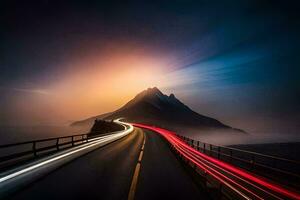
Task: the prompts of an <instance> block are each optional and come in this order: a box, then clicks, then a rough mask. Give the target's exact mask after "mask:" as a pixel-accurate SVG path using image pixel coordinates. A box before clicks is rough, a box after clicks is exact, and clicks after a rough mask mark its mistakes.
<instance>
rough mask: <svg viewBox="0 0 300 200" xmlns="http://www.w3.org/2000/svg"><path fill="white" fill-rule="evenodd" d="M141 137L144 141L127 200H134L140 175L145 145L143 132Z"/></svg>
mask: <svg viewBox="0 0 300 200" xmlns="http://www.w3.org/2000/svg"><path fill="white" fill-rule="evenodd" d="M143 137H144V141H143V145H142V148H141V151H140V154H139V159H138V163H137V164H136V167H135V170H134V174H133V178H132V181H131V185H130V189H129V194H128V200H134V196H135V191H136V186H137V182H138V177H139V173H140V169H141V162H142V159H143V155H144V147H145V143H146V135H145V133H144V131H143Z"/></svg>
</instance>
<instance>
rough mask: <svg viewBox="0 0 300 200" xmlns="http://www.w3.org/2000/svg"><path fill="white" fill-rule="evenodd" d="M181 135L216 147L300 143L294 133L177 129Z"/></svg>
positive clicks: (298, 136)
mask: <svg viewBox="0 0 300 200" xmlns="http://www.w3.org/2000/svg"><path fill="white" fill-rule="evenodd" d="M176 131H177V132H178V133H179V134H182V135H185V136H187V137H190V138H192V139H194V140H199V141H201V142H206V143H211V144H215V145H237V144H264V143H291V142H300V135H299V134H292V133H281V132H280V133H266V132H264V133H262V132H251V133H246V134H244V133H237V132H230V131H224V130H211V131H203V130H196V129H191V128H186V127H185V128H182V127H181V128H180V127H179V128H176Z"/></svg>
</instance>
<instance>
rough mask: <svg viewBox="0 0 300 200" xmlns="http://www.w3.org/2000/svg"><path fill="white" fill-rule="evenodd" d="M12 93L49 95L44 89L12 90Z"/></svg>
mask: <svg viewBox="0 0 300 200" xmlns="http://www.w3.org/2000/svg"><path fill="white" fill-rule="evenodd" d="M13 90H14V91H17V92H25V93H33V94H41V95H48V94H50V93H49V91H47V90H44V89H25V88H13Z"/></svg>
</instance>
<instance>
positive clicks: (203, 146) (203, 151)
mask: <svg viewBox="0 0 300 200" xmlns="http://www.w3.org/2000/svg"><path fill="white" fill-rule="evenodd" d="M203 153H205V143H203Z"/></svg>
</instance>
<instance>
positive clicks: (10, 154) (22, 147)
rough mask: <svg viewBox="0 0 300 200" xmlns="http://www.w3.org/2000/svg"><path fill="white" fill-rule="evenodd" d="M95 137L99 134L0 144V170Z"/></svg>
mask: <svg viewBox="0 0 300 200" xmlns="http://www.w3.org/2000/svg"><path fill="white" fill-rule="evenodd" d="M107 134H111V133H107ZM107 134H101V136H105V135H107ZM96 137H99V136H98V135H93V136H90V135H89V133H86V134H76V135H70V136H62V137H53V138H45V139H40V140H31V141H25V142H18V143H12V144H4V145H0V171H2V170H5V169H6V168H9V167H10V166H12V165H16V164H19V163H22V162H26V161H28V160H31V159H34V158H39V157H41V156H43V155H47V154H50V153H54V152H57V151H60V150H64V149H67V148H71V147H74V146H78V145H81V144H84V143H87V142H89V140H91V139H93V138H96Z"/></svg>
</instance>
